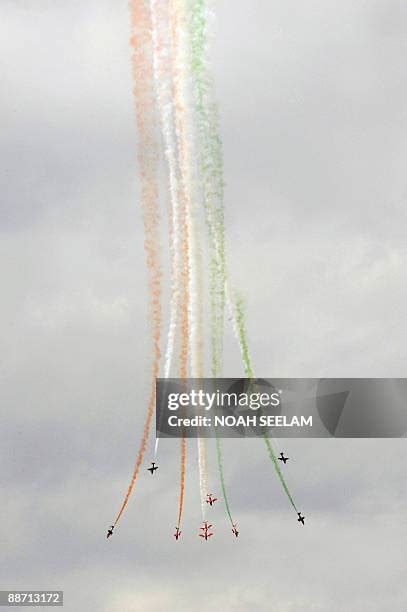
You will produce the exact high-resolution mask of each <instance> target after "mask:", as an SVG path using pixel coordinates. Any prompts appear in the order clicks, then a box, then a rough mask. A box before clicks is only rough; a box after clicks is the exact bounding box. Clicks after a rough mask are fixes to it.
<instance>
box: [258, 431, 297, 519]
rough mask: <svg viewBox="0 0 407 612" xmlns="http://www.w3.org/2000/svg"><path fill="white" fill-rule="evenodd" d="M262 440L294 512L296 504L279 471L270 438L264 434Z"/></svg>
mask: <svg viewBox="0 0 407 612" xmlns="http://www.w3.org/2000/svg"><path fill="white" fill-rule="evenodd" d="M264 441H265V443H266V446H267V450H268V453H269V455H270V459H271V460H272V462H273V464H274V467H275V469H276V472H277V475H278V477H279V479H280V481H281V484H282V485H283V489H284V491H285V492H286V494H287V497H288V499H289V500H290V502H291V505H292V507H293V508H294V510H295V511H296V512H298V510H297V506H296V505H295V503H294V500H293V498H292V495H291V493H290V490H289V488H288V487H287V484H286V482H285V480H284V476H283V474H282V472H281V469H280V466H279V465H278V460H277V457H276V455H275V452H274V449H273V447H272V445H271V442H270V440H269V438H268V437H267V435H266V434H264Z"/></svg>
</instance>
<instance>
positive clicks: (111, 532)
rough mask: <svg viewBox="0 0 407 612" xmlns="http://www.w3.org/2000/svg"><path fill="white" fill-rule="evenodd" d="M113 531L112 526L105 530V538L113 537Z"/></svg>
mask: <svg viewBox="0 0 407 612" xmlns="http://www.w3.org/2000/svg"><path fill="white" fill-rule="evenodd" d="M113 529H114V525H112V526H111V527H110V528H109V529H108V530H107V536H106V538H110V536H112V535H113Z"/></svg>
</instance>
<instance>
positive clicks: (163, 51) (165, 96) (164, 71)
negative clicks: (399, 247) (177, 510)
mask: <svg viewBox="0 0 407 612" xmlns="http://www.w3.org/2000/svg"><path fill="white" fill-rule="evenodd" d="M150 9H151V20H152V40H153V51H154V55H153V68H154V81H155V88H156V94H157V101H158V108H159V115H160V124H161V131H162V136H163V144H164V155H165V160H166V163H167V169H168V179H169V190H170V219H169V226H170V263H171V302H170V322H169V327H168V333H167V346H166V351H165V358H164V378H168V377H169V376H170V373H171V365H172V361H173V355H174V346H175V337H176V329H177V319H178V305H179V280H180V279H179V269H180V265H181V260H180V258H181V255H180V243H179V236H180V228H179V217H180V211H179V206H180V204H179V177H178V174H179V172H178V152H177V141H176V135H175V124H174V105H173V84H172V68H171V38H170V28H169V5H168V1H167V0H150ZM158 445H159V438H156V442H155V449H154V457H155V458H156V457H157V452H158Z"/></svg>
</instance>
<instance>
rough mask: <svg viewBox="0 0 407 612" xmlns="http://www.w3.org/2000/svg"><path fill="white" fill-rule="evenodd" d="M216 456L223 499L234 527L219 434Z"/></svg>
mask: <svg viewBox="0 0 407 612" xmlns="http://www.w3.org/2000/svg"><path fill="white" fill-rule="evenodd" d="M216 454H217V459H218V467H219V475H220V484H221V487H222V493H223V499H224V500H225V506H226V512H227V513H228V516H229V520H230V522H231V524H232V527H233V518H232V512H231V510H230V506H229V498H228V496H227V493H226V485H225V476H224V473H223V461H222V448H221V444H220V439H219V437H218V434H216Z"/></svg>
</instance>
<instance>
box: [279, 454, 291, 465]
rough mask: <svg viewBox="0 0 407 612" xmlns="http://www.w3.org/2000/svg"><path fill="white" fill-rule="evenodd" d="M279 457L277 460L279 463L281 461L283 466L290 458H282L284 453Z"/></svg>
mask: <svg viewBox="0 0 407 612" xmlns="http://www.w3.org/2000/svg"><path fill="white" fill-rule="evenodd" d="M280 455H281V457H279V458H278V460H279V461H282V462H283V463H284V465H285V464H286V463H287V461H288V460H289V458H290V457H284V453H280Z"/></svg>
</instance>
